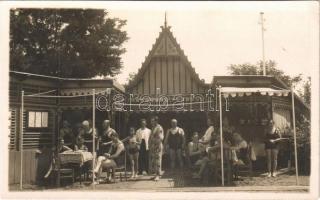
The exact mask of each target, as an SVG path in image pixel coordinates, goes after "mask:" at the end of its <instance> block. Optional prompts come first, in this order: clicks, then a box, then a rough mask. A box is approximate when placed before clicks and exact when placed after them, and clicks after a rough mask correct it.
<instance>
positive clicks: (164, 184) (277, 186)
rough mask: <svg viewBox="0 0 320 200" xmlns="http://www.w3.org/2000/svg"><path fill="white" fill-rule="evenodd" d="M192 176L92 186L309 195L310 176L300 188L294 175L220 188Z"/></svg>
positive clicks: (67, 186)
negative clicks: (203, 182) (299, 193)
mask: <svg viewBox="0 0 320 200" xmlns="http://www.w3.org/2000/svg"><path fill="white" fill-rule="evenodd" d="M191 174H192V173H191V172H190V171H188V170H177V171H171V172H164V174H163V176H162V178H161V179H160V181H158V182H154V181H152V180H151V178H152V176H148V175H144V176H140V177H138V178H137V179H136V180H128V181H122V182H120V180H117V181H116V183H110V184H107V183H101V184H99V185H95V190H98V191H148V192H153V191H166V192H170V191H173V192H179V191H181V192H210V191H212V192H225V191H244V192H256V191H264V192H268V191H270V192H308V188H309V176H299V182H300V185H299V186H296V182H295V175H294V173H292V172H287V173H285V174H281V175H279V176H278V177H275V178H267V177H266V176H265V175H264V174H261V173H255V174H254V175H253V177H251V178H249V177H240V179H241V180H239V181H234V182H233V184H232V185H229V186H225V187H221V186H218V185H217V186H214V185H212V184H210V183H209V184H208V185H204V184H202V183H201V181H200V180H197V179H192V175H191ZM92 189H93V186H92V185H91V182H90V181H85V182H83V183H82V184H81V185H80V183H79V182H76V183H74V184H73V185H71V184H65V185H64V186H62V187H60V188H54V187H52V186H51V187H45V186H36V185H24V190H25V191H43V190H48V191H56V190H60V191H83V190H92ZM10 190H11V191H16V190H19V185H11V186H10Z"/></svg>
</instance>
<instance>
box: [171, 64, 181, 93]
mask: <svg viewBox="0 0 320 200" xmlns="http://www.w3.org/2000/svg"><path fill="white" fill-rule="evenodd" d="M173 63H174V68H173V74H174V75H173V84H174V93H175V94H180V93H181V91H180V80H179V77H180V72H179V71H180V70H179V60H178V59H174V60H173Z"/></svg>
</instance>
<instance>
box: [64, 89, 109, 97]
mask: <svg viewBox="0 0 320 200" xmlns="http://www.w3.org/2000/svg"><path fill="white" fill-rule="evenodd" d="M92 89H93V88H71V89H69V88H68V89H61V90H60V94H61V95H63V96H77V95H92ZM95 91H96V94H104V95H107V94H110V92H111V88H95Z"/></svg>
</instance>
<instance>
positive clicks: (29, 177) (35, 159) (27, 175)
mask: <svg viewBox="0 0 320 200" xmlns="http://www.w3.org/2000/svg"><path fill="white" fill-rule="evenodd" d="M40 156H42V157H44V159H41V160H39V156H37V153H36V151H35V150H25V151H24V152H23V171H22V174H23V179H22V180H23V183H27V184H34V183H36V182H37V179H40V178H42V177H43V175H44V173H45V172H46V170H47V169H48V167H49V165H50V155H49V154H47V153H44V155H40ZM8 176H9V177H8V180H9V184H18V183H20V151H9V174H8Z"/></svg>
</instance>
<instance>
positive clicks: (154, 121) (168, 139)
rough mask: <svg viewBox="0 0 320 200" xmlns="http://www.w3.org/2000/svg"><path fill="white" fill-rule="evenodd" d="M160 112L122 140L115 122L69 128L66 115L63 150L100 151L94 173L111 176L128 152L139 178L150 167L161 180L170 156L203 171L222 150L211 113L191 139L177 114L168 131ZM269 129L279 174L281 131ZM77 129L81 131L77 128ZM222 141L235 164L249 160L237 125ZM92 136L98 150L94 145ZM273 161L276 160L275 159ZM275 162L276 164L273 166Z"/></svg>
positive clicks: (270, 155)
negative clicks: (204, 127)
mask: <svg viewBox="0 0 320 200" xmlns="http://www.w3.org/2000/svg"><path fill="white" fill-rule="evenodd" d="M158 121H159V119H158V117H157V116H154V117H152V118H151V121H150V122H151V124H150V125H151V126H150V127H151V129H149V128H147V120H146V119H141V120H140V128H139V129H137V130H135V128H134V127H130V129H129V136H128V137H126V138H124V139H123V140H120V138H119V135H118V133H117V132H116V131H115V130H114V129H113V128H111V122H110V121H109V120H104V121H103V123H102V131H101V133H100V134H98V133H97V131H96V130H93V129H92V126H91V125H90V122H89V121H87V120H86V121H83V122H82V124H81V126H77V128H76V130H75V131H74V130H72V129H71V128H70V124H69V123H68V122H67V121H63V126H62V128H61V129H60V137H59V141H60V145H59V148H60V150H59V152H63V151H70V150H72V149H73V150H75V151H79V150H80V151H90V152H94V156H96V157H97V159H96V163H93V165H94V170H93V172H92V173H93V176H95V177H96V178H97V179H99V177H100V175H101V173H102V170H103V169H107V170H106V172H107V174H108V175H107V180H109V181H111V179H112V178H114V177H112V176H111V175H112V173H108V172H109V170H108V169H113V168H115V167H117V163H118V162H119V159H120V157H121V156H120V155H122V154H123V152H125V151H126V152H127V155H128V157H129V160H130V165H131V170H132V173H131V177H130V178H131V179H136V178H137V177H138V176H139V175H143V174H144V173H143V172H145V173H146V174H148V175H154V176H153V178H152V179H153V180H154V181H158V180H159V179H160V177H161V172H162V170H161V166H162V157H163V155H164V154H167V155H168V156H169V160H170V168H171V169H176V166H178V167H179V168H183V167H184V166H185V164H187V166H189V167H190V166H199V171H198V172H196V173H194V174H193V177H194V178H200V177H201V176H203V172H204V170H205V169H206V168H207V166H208V163H209V162H214V158H213V157H212V156H211V154H212V153H214V152H217V151H219V150H220V145H221V142H220V141H221V140H220V134H219V130H216V129H215V128H214V126H213V121H212V119H210V118H208V120H207V125H208V128H207V130H206V131H205V133H204V134H203V136H202V137H200V136H199V133H198V132H194V133H193V134H192V138H191V141H190V142H188V143H186V137H185V133H184V130H183V129H182V128H181V127H179V126H178V121H177V120H176V119H172V120H171V127H170V128H169V129H168V130H167V131H166V134H165V133H164V130H163V128H162V126H161V125H160V124H159V122H158ZM269 129H270V130H269V131H268V133H267V134H266V141H265V148H266V153H267V161H268V177H271V176H276V168H277V154H278V148H277V141H278V140H279V138H280V137H281V136H280V134H279V131H278V129H276V128H275V127H274V124H273V122H272V121H271V122H270V128H269ZM74 132H75V133H76V134H74ZM223 132H224V134H223V135H224V137H223V140H222V141H223V143H224V144H223V145H224V146H225V147H228V148H230V149H231V152H232V161H233V162H234V164H235V165H242V164H244V163H245V162H246V159H247V153H248V152H247V151H248V143H247V142H246V141H245V140H244V139H243V137H242V136H241V135H240V134H239V133H238V132H237V131H235V128H234V127H232V126H228V127H223ZM93 139H95V144H96V147H95V150H94V151H93V145H92V143H93ZM272 163H273V164H272ZM271 166H272V167H271Z"/></svg>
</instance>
